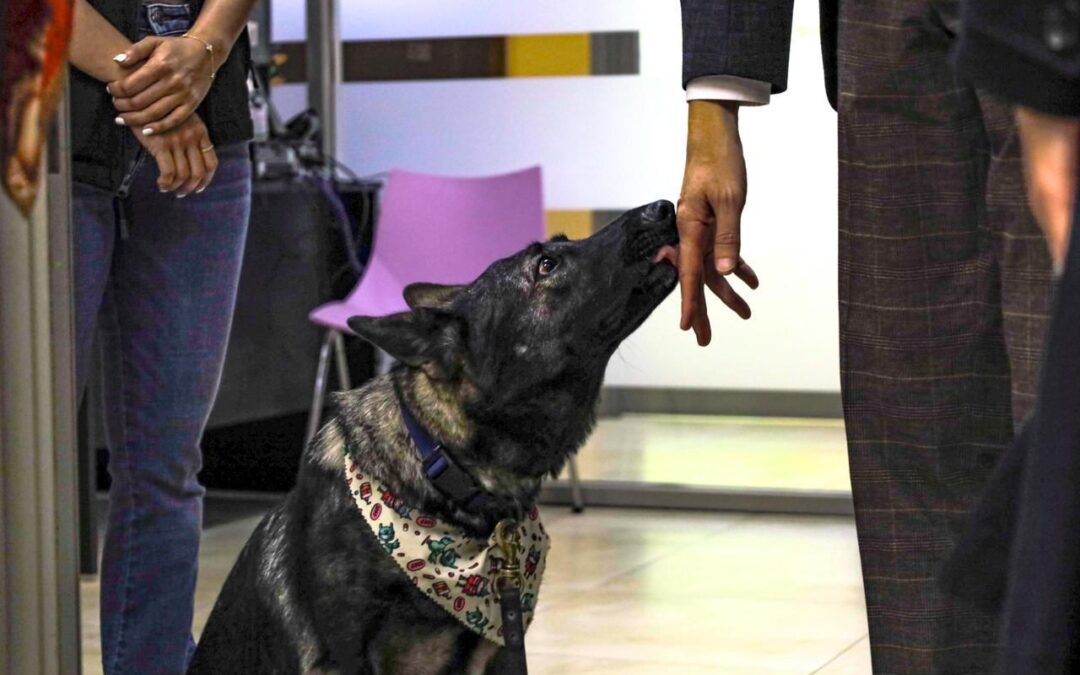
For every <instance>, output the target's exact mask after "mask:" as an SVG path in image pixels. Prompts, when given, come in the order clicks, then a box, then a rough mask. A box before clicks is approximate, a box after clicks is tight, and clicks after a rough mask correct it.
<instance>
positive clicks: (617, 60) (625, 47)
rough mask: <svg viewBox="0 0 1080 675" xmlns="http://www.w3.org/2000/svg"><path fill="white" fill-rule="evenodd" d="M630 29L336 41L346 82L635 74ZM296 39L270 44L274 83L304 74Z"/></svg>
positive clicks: (301, 46) (300, 46)
mask: <svg viewBox="0 0 1080 675" xmlns="http://www.w3.org/2000/svg"><path fill="white" fill-rule="evenodd" d="M638 37H639V36H638V33H637V32H608V33H566V34H554V35H521V36H492V37H468V38H464V37H463V38H437V39H429V40H353V41H349V42H345V43H343V44H342V61H343V64H342V65H343V69H342V74H343V77H344V80H345V82H385V81H409V80H461V79H483V78H495V77H559V76H571V75H636V74H638V73H639V72H640V68H639V64H640V59H639V54H638V45H639V40H638ZM305 57H306V47H305V44H304V43H303V42H279V43H277V44H275V45H274V63H275V65H276V72H274V73H273V76H272V82H273V83H274V84H284V83H286V82H303V81H305V80H306V79H307V69H306V67H305V61H306V58H305Z"/></svg>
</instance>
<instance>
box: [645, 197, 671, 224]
mask: <svg viewBox="0 0 1080 675" xmlns="http://www.w3.org/2000/svg"><path fill="white" fill-rule="evenodd" d="M641 215H642V217H643V218H645V219H646V220H651V221H653V222H654V223H659V222H663V221H665V220H668V219H670V218H671V217H672V216H673V215H675V205H674V204H672V203H671V202H669V201H668V200H666V199H658V200H657V201H655V202H653V203H652V204H648V205H646V206H645V209H644V210H643V211H642V212H641Z"/></svg>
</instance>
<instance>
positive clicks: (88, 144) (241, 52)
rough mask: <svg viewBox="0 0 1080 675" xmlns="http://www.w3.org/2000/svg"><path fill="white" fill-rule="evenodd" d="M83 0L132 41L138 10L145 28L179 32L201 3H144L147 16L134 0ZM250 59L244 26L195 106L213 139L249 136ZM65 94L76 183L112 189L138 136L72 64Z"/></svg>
mask: <svg viewBox="0 0 1080 675" xmlns="http://www.w3.org/2000/svg"><path fill="white" fill-rule="evenodd" d="M88 1H89V2H90V4H91V5H92V6H93V7H94V8H95V9H96V10H97V11H98V12H99V13H100V14H101V15H102V16H103V17H105V19H106V20H107V21H108V22H109V23H111V24H112V25H114V26H116V28H117V29H118V30H119V31H120V32H121V33H123V34H124V35H125V36H127V38H128V39H129V40H131V41H132V42H136V41H138V40H139V38H140V30H139V28H140V26H139V23H140V13H142V17H143V18H144V19H145V18H149V28H150V33H152V34H158V35H182V34H183V33H185V32H187V30H188V28H190V26H191V24H192V23H194V21H195V17H197V16H198V13H199V11H200V10H201V9H202V5H203V0H186V1H185V0H164V1H162V2H155V3H154V5H153V7H151V8H148V9H149V14H150V15H149V17H148V10H144V9H143V2H141V1H140V0H88ZM154 10H156V11H157V13H156V14H155V13H153V12H154ZM250 62H251V48H250V45H249V43H248V37H247V31H246V30H245V31H244V32H243V33H242V34H241V35H240V37H239V39H237V41H236V44H235V45H234V46H233V49H232V51H231V52H230V53H229V58H228V59H227V60H226V61H225V63H224V64H222V66H221V68H220V69H218V71H217V75H216V76H215V78H214V83H213V85H212V86H211V87H210V92H209V93H208V94H207V95H206V98H205V99H204V100H203V102H202V104H201V105H200V106H199V108H198V110H197V113H198V115H199V117H200V118H201V119H202V121H203V122H204V123H205V124H206V128H207V129H208V130H209V132H210V141H211V142H212V143H214V145H225V144H228V143H235V142H239V141H246V140H250V139H251V137H252V135H253V131H254V130H253V127H252V123H251V109H250V107H249V104H248V90H247V74H248V69H249V67H250ZM70 94H71V150H72V173H73V177H74V179H75V180H76V181H78V182H80V183H85V184H88V185H92V186H94V187H99V188H102V189H105V190H110V191H115V190H116V189H117V188H119V186H120V183H121V181H122V180H123V178H124V176H125V175H126V173H127V171H128V169H129V167H130V165H131V162H132V161H133V160H134V158H135V155H136V153H137V151H138V147H139V146H138V142H137V141H136V139H135V138H134V137H133V136H132V133H131V130H130V129H127V128H125V127H121V126H117V125H116V124H115V123H114V121H113V120H114V119H115V118H116V114H117V113H116V109H115V108H114V107H113V105H112V100H111V97H110V96H109V95H108V93H107V92H106V91H105V84H104V83H102V82H99V81H97V80H95V79H94V78H92V77H90V76H88V75H85V74H83V73H81V72H79V71H78V70H76V69H74V68H72V69H71V85H70Z"/></svg>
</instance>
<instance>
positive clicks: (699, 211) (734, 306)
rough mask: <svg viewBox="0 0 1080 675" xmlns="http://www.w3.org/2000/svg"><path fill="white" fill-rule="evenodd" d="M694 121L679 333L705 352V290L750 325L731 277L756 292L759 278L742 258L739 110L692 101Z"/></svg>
mask: <svg viewBox="0 0 1080 675" xmlns="http://www.w3.org/2000/svg"><path fill="white" fill-rule="evenodd" d="M689 115H690V118H689V135H688V138H687V149H686V172H685V174H684V175H683V186H682V194H681V196H680V197H679V206H678V210H677V214H676V221H677V224H678V229H679V285H680V287H681V292H682V317H681V320H680V324H679V327H680V328H681V329H682V330H689V329H690V328H693V329H694V334H695V335H696V336H697V342H698V344H699V345H701V346H705V345H707V344H709V342H710V341H711V340H712V327H711V325H710V323H709V315H708V310H707V308H706V305H705V287H708V288H709V290H710V291H712V292H713V293H714V294H715V295H716V296H717V297H719V298H720V299H721V300H722V301H723V302H724V304H725V305H727V306H728V307H729V308H730V309H731V310H732V311H734V312H735V313H736V314H738V315H739V316H740V317H741V318H743V319H749V318H750V306H749V305H748V304H747V303H746V301H745V300H743V298H742V297H741V296H740V295H739V294H738V293H737V292H736V291H735V289H734V288H732V286H731V283H730V282H729V281H728V279H727V276H728V275H732V274H733V275H735V276H736V277H738V278H739V279H741V280H742V281H743V282H744V283H745V284H746V285H747V286H749V287H750V288H751V289H755V288H757V287H758V278H757V275H756V274H755V273H754V270H753V269H752V268H751V267H750V266H749V265H747V264H746V262H745V261H744V260H743V259H742V257H741V256H740V240H741V237H740V225H741V222H740V221H741V218H742V210H743V205H744V204H745V203H746V163H745V161H744V160H743V153H742V143H741V141H740V139H739V129H738V108H737V106H736V105H728V104H721V103H716V102H713V101H692V102H691V103H690V113H689Z"/></svg>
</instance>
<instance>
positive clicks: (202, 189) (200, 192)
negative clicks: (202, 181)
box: [195, 185, 206, 195]
mask: <svg viewBox="0 0 1080 675" xmlns="http://www.w3.org/2000/svg"><path fill="white" fill-rule="evenodd" d="M205 189H206V186H205V185H204V186H202V187H201V188H199V189H198V190H196V191H195V194H197V195H201V194H202V193H203V191H204V190H205Z"/></svg>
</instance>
